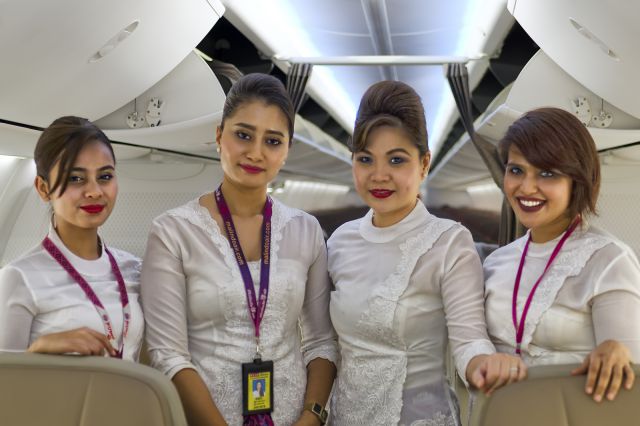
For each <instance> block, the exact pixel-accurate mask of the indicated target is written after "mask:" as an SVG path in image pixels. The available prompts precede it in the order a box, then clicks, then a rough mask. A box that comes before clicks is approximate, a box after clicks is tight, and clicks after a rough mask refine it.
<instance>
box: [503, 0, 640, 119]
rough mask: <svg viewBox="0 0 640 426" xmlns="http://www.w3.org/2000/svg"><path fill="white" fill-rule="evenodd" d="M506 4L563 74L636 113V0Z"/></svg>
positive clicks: (639, 89)
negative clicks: (560, 68) (565, 73)
mask: <svg viewBox="0 0 640 426" xmlns="http://www.w3.org/2000/svg"><path fill="white" fill-rule="evenodd" d="M509 10H510V11H511V13H512V14H513V15H514V16H515V18H516V19H517V20H518V22H519V23H520V25H522V27H523V28H524V29H525V31H527V33H528V34H529V35H530V36H531V38H532V39H533V40H534V41H535V42H536V43H537V44H538V46H540V48H541V49H542V50H544V51H545V53H546V54H547V55H549V57H550V58H551V59H552V60H553V61H555V62H556V63H557V64H558V65H559V66H560V67H562V68H563V69H564V70H565V71H566V72H567V73H568V74H570V75H572V76H573V77H574V78H575V79H576V80H577V81H579V82H580V83H582V84H583V85H584V86H586V87H587V88H589V89H590V90H591V91H593V92H594V93H596V94H597V95H598V96H600V97H602V98H604V99H605V100H606V101H607V102H610V103H611V104H613V105H615V106H617V107H618V108H620V109H622V110H624V111H626V112H627V113H629V114H631V115H633V116H635V117H637V118H640V102H638V93H640V79H638V69H639V68H640V50H638V40H640V26H639V25H638V17H639V16H640V2H638V1H611V2H603V1H601V0H581V1H557V0H518V1H515V0H510V1H509ZM605 76H606V78H604V77H605Z"/></svg>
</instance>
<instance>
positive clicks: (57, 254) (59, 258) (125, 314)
mask: <svg viewBox="0 0 640 426" xmlns="http://www.w3.org/2000/svg"><path fill="white" fill-rule="evenodd" d="M42 246H43V247H44V248H45V250H47V252H49V254H50V255H51V257H53V258H54V259H55V260H56V262H58V264H60V266H62V268H63V269H64V270H65V271H67V272H68V273H69V275H71V278H73V279H74V281H75V282H76V283H77V284H78V285H79V286H80V288H81V289H82V291H84V294H85V295H86V296H87V298H88V299H89V300H90V301H91V303H93V306H94V307H95V308H96V311H97V312H98V315H100V319H101V320H102V325H103V326H104V331H105V334H106V335H107V338H108V339H109V341H112V342H113V341H115V335H114V334H113V326H112V325H111V319H110V318H109V314H108V313H107V310H106V309H105V308H104V305H103V304H102V302H101V301H100V299H99V298H98V295H97V294H96V293H95V292H94V291H93V289H92V288H91V286H90V285H89V283H88V282H87V281H86V280H85V279H84V277H83V276H82V275H80V273H79V272H78V271H77V270H76V268H74V267H73V265H72V264H71V262H69V260H67V258H66V257H65V256H64V254H63V253H62V252H61V251H60V249H58V247H56V245H55V244H54V243H53V241H51V240H50V239H49V237H45V239H44V240H43V241H42ZM104 251H105V252H106V253H107V256H108V257H109V263H111V271H112V272H113V275H115V276H116V281H117V282H118V291H119V292H120V303H122V334H121V342H120V345H119V346H118V352H117V353H116V355H115V356H114V358H122V355H123V353H124V339H125V338H126V337H127V334H128V333H129V322H130V321H131V306H130V305H129V295H128V294H127V287H126V286H125V284H124V278H122V274H121V273H120V268H119V267H118V263H117V262H116V260H115V259H114V257H113V255H112V254H111V252H110V251H109V250H108V249H107V248H106V247H105V248H104Z"/></svg>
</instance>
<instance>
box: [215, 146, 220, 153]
mask: <svg viewBox="0 0 640 426" xmlns="http://www.w3.org/2000/svg"><path fill="white" fill-rule="evenodd" d="M216 152H217V153H218V154H220V145H218V146H216Z"/></svg>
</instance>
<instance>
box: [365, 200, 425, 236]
mask: <svg viewBox="0 0 640 426" xmlns="http://www.w3.org/2000/svg"><path fill="white" fill-rule="evenodd" d="M429 216H431V215H430V214H429V212H428V211H427V208H426V207H425V206H424V204H423V203H422V201H420V200H418V201H417V203H416V206H415V207H414V208H413V210H411V213H409V214H408V215H406V216H405V217H404V218H403V219H402V220H401V221H400V222H398V223H394V224H393V225H391V226H385V227H383V228H381V227H377V226H375V225H374V224H373V209H370V210H369V211H368V212H367V214H366V215H365V216H364V217H363V218H362V219H361V220H360V229H359V231H360V235H361V236H362V238H364V239H365V240H367V241H369V242H371V243H388V242H389V241H391V240H393V239H395V238H397V237H399V236H400V235H403V234H406V233H407V232H408V231H411V230H413V229H417V228H418V227H420V226H423V225H424V224H425V223H426V220H427V219H428V217H429Z"/></svg>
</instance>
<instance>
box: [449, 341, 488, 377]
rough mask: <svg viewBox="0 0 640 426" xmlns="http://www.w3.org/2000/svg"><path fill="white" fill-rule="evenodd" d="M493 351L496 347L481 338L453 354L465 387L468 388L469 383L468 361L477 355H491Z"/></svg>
mask: <svg viewBox="0 0 640 426" xmlns="http://www.w3.org/2000/svg"><path fill="white" fill-rule="evenodd" d="M494 353H496V348H495V347H494V346H493V345H492V344H491V342H489V341H487V340H481V341H476V342H473V343H470V344H469V345H467V346H466V347H465V348H464V350H462V351H460V353H459V354H457V355H454V358H455V361H456V368H457V370H458V375H459V376H460V378H461V379H462V381H463V382H464V385H465V386H466V387H467V388H469V383H468V382H467V374H466V373H467V366H468V365H469V361H471V359H472V358H473V357H476V356H478V355H491V354H494Z"/></svg>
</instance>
